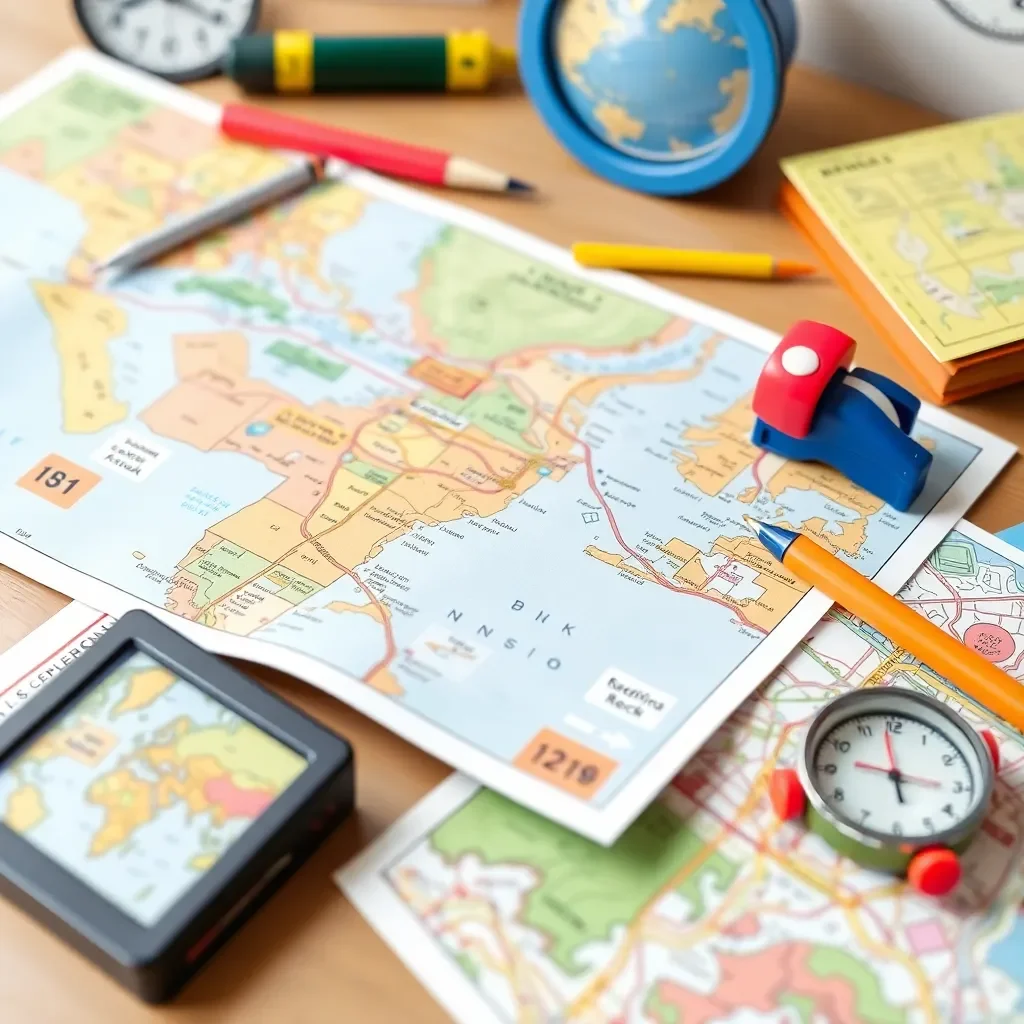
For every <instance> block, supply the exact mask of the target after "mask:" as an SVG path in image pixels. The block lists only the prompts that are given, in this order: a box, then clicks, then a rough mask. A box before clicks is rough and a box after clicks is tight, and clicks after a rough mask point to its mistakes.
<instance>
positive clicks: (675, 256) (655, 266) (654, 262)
mask: <svg viewBox="0 0 1024 1024" xmlns="http://www.w3.org/2000/svg"><path fill="white" fill-rule="evenodd" d="M572 254H573V256H574V257H575V259H576V262H577V263H580V264H582V265H583V266H584V267H601V268H604V269H609V270H640V271H646V272H648V273H655V274H694V275H702V276H706V277H745V278H757V279H761V280H768V279H770V278H787V277H804V276H806V275H807V274H813V273H815V272H816V271H817V267H815V266H813V265H812V264H810V263H800V262H799V261H798V260H777V259H775V258H774V257H773V256H769V255H768V253H761V252H702V251H700V250H698V249H670V248H667V247H664V246H658V245H619V244H617V243H616V242H576V243H574V244H573V247H572Z"/></svg>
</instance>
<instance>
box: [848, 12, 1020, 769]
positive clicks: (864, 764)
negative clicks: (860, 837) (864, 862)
mask: <svg viewBox="0 0 1024 1024" xmlns="http://www.w3.org/2000/svg"><path fill="white" fill-rule="evenodd" d="M1021 2H1022V3H1024V0H1021ZM853 767H854V768H866V769H868V771H872V772H884V773H885V774H886V775H891V774H892V770H891V769H889V768H886V767H885V766H884V765H881V764H868V763H867V761H854V762H853ZM897 774H898V775H899V777H900V782H913V783H914V784H915V785H918V786H928V787H929V788H930V789H942V783H941V782H939V780H938V779H926V778H925V777H924V776H923V775H906V774H904V773H903V772H898V773H897Z"/></svg>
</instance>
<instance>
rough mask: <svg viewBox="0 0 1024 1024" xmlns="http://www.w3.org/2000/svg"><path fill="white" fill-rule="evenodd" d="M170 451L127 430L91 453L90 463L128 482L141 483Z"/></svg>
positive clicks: (168, 455)
mask: <svg viewBox="0 0 1024 1024" xmlns="http://www.w3.org/2000/svg"><path fill="white" fill-rule="evenodd" d="M170 454H171V452H170V450H169V449H167V448H161V447H160V446H159V445H157V444H154V443H153V442H152V441H150V440H148V439H146V440H143V439H142V438H140V437H137V436H136V435H135V434H133V433H132V432H131V431H129V430H121V431H118V432H117V433H116V434H114V435H112V436H111V437H110V438H108V439H107V440H106V441H104V442H103V444H102V445H100V447H99V448H97V449H96V451H94V452H93V453H92V461H93V462H97V463H99V464H100V465H101V466H102V467H103V468H104V469H110V470H113V471H114V472H115V473H117V474H118V475H119V476H123V477H127V478H128V479H129V480H136V481H141V480H145V479H146V477H148V476H149V475H150V473H152V472H153V470H154V469H156V468H157V466H159V465H161V463H163V462H165V461H166V460H167V459H168V458H169V457H170Z"/></svg>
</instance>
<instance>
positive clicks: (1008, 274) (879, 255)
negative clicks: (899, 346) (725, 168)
mask: <svg viewBox="0 0 1024 1024" xmlns="http://www.w3.org/2000/svg"><path fill="white" fill-rule="evenodd" d="M782 170H783V172H784V173H785V175H786V177H787V178H788V179H789V182H790V183H791V184H792V186H793V187H794V188H795V189H796V190H797V192H799V194H800V196H801V197H802V199H803V200H804V201H805V202H806V203H807V204H808V205H809V206H810V208H811V210H812V211H813V213H814V214H815V215H816V216H817V217H818V218H819V220H820V222H821V224H822V225H823V227H824V228H825V229H826V231H827V232H828V233H830V234H831V235H832V236H833V237H834V238H835V239H836V241H837V242H838V243H839V244H840V245H841V246H842V248H843V249H844V250H845V252H846V254H847V255H848V256H849V257H851V258H852V259H853V261H854V263H855V264H856V265H857V267H858V268H859V270H860V271H861V272H863V273H864V274H865V275H866V276H867V278H868V280H869V281H870V283H871V285H873V286H874V287H875V288H877V289H878V290H879V291H880V292H881V294H882V296H883V297H884V298H885V300H886V301H887V302H888V303H889V304H890V305H891V307H892V308H893V309H894V310H895V311H896V313H898V315H899V316H900V317H901V318H902V320H903V322H904V323H905V324H906V326H907V327H908V328H910V329H911V330H912V331H913V332H914V334H915V335H916V336H917V338H918V339H919V340H920V342H921V343H922V344H923V345H924V346H925V347H926V348H927V349H928V351H929V352H930V353H931V355H932V356H933V357H934V358H935V359H936V360H938V361H939V362H948V361H950V360H954V359H962V358H964V357H966V356H971V355H974V354H976V353H979V352H984V351H986V350H988V349H993V348H997V347H999V346H1003V345H1007V344H1010V343H1012V342H1021V341H1024V114H1022V113H1021V112H1020V111H1016V112H1013V113H1009V114H998V115H995V116H993V117H984V118H979V119H977V120H974V121H960V122H956V123H953V124H944V125H938V126H937V127H934V128H925V129H923V130H921V131H914V132H906V133H905V134H902V135H895V136H891V137H889V138H882V139H872V140H870V141H867V142H858V143H855V144H853V145H850V146H840V147H837V148H834V149H826V150H822V151H820V152H817V153H806V154H803V155H801V156H793V157H788V158H787V159H785V160H783V161H782Z"/></svg>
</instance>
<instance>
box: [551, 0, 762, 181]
mask: <svg viewBox="0 0 1024 1024" xmlns="http://www.w3.org/2000/svg"><path fill="white" fill-rule="evenodd" d="M554 17H555V25H554V28H555V32H554V43H555V45H554V58H555V59H554V63H555V68H556V72H557V75H558V79H559V82H560V85H561V87H562V92H563V94H564V95H565V98H566V101H567V102H568V104H569V106H570V107H571V109H572V110H573V111H574V112H575V114H576V116H577V117H578V118H579V119H580V120H581V121H582V122H583V123H584V124H585V125H586V126H587V127H588V128H589V129H590V130H591V131H592V132H593V133H594V134H595V135H596V136H597V137H598V138H599V139H602V140H603V141H605V142H606V143H608V144H609V145H610V146H613V147H614V148H615V149H618V150H620V151H622V152H624V153H628V154H630V155H632V156H635V157H640V158H642V159H646V160H660V161H667V160H672V161H678V160H686V159H688V158H691V157H696V156H700V155H702V154H704V153H707V152H709V151H711V150H712V149H714V148H715V147H717V146H720V145H722V144H723V142H725V141H726V140H727V139H728V136H729V133H730V132H731V131H732V129H733V128H734V127H735V126H736V124H737V123H738V122H739V120H740V117H741V116H742V114H743V110H744V107H745V106H746V102H747V87H748V84H749V80H750V68H749V64H748V60H747V51H746V45H745V43H744V40H743V38H742V37H741V36H740V35H739V34H738V33H737V31H736V28H735V26H734V24H733V22H732V19H731V18H730V17H729V13H728V11H727V9H726V6H725V3H724V0H562V4H561V7H560V8H559V9H557V10H556V11H555V14H554Z"/></svg>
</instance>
